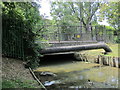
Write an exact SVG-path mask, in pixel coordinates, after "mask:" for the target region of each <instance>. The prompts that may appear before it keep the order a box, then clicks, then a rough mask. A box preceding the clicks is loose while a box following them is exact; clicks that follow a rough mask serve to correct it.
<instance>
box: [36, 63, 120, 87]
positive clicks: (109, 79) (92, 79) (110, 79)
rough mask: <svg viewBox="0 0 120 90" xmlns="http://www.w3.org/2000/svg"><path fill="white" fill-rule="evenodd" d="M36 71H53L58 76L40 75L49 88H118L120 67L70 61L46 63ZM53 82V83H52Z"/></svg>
mask: <svg viewBox="0 0 120 90" xmlns="http://www.w3.org/2000/svg"><path fill="white" fill-rule="evenodd" d="M35 71H37V72H39V73H41V72H52V73H54V74H56V75H57V76H56V77H52V76H51V77H49V78H48V76H40V80H41V82H42V83H44V84H45V85H46V86H47V87H48V88H55V87H60V88H62V87H67V88H118V86H120V85H119V83H118V82H119V80H120V78H119V77H118V72H119V71H120V69H119V68H115V67H110V66H101V65H100V64H95V63H88V62H81V61H70V62H65V63H59V64H53V65H44V66H41V67H39V68H37V69H36V70H35ZM50 83H52V84H50Z"/></svg>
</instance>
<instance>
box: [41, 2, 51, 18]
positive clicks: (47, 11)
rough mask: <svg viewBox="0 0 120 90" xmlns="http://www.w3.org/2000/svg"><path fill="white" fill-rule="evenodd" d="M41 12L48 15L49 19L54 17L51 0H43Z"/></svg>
mask: <svg viewBox="0 0 120 90" xmlns="http://www.w3.org/2000/svg"><path fill="white" fill-rule="evenodd" d="M39 10H40V14H42V15H45V16H48V19H52V17H51V15H50V1H49V0H41V8H40V9H39Z"/></svg>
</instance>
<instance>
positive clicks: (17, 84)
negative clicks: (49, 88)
mask: <svg viewBox="0 0 120 90" xmlns="http://www.w3.org/2000/svg"><path fill="white" fill-rule="evenodd" d="M34 83H35V82H34V81H32V80H24V81H22V80H20V79H17V80H3V81H2V88H38V87H36V86H34V85H33V84H34Z"/></svg>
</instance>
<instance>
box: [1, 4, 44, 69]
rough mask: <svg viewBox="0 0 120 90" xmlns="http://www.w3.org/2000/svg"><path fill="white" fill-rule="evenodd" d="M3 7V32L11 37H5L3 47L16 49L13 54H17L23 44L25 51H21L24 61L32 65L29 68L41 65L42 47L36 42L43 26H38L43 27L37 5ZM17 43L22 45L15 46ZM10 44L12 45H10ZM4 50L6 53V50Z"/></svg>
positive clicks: (5, 5) (6, 5)
mask: <svg viewBox="0 0 120 90" xmlns="http://www.w3.org/2000/svg"><path fill="white" fill-rule="evenodd" d="M2 6H3V7H2V11H3V12H2V22H3V30H4V31H6V32H5V33H8V35H10V36H11V37H10V36H9V37H7V38H6V36H3V41H6V42H5V43H4V45H3V46H8V47H10V46H11V47H12V46H13V48H14V49H12V50H14V51H12V52H16V53H17V52H18V49H19V46H20V45H21V44H22V42H23V45H22V46H23V49H22V48H21V49H22V51H24V53H22V54H24V60H26V61H27V62H28V63H30V64H29V66H28V65H27V66H28V67H32V68H34V67H36V66H37V65H38V63H39V56H40V54H39V51H38V50H39V49H41V47H40V46H39V45H37V44H35V40H36V39H37V38H38V37H37V36H38V35H41V33H42V32H41V29H40V28H41V26H38V24H39V25H43V20H42V17H41V16H40V14H39V11H38V6H37V4H36V3H33V2H31V3H30V2H3V3H2ZM20 32H21V33H20ZM40 32H41V33H40ZM8 38H10V39H8ZM15 38H16V39H15ZM39 39H42V38H39ZM16 41H18V43H19V42H21V43H20V45H18V44H13V43H15V42H16ZM8 42H10V43H9V44H8ZM8 47H7V48H8ZM15 47H16V48H15ZM3 50H4V51H5V49H3ZM10 51H11V50H10ZM6 52H7V53H8V51H6ZM10 53H11V52H10Z"/></svg>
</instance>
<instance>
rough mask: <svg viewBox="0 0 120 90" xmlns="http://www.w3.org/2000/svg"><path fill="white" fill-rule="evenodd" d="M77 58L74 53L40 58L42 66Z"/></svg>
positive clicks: (71, 60) (63, 62) (69, 61)
mask: <svg viewBox="0 0 120 90" xmlns="http://www.w3.org/2000/svg"><path fill="white" fill-rule="evenodd" d="M75 60H76V59H75V58H74V54H57V55H45V56H44V57H41V58H40V66H44V65H57V64H65V63H72V62H73V61H75Z"/></svg>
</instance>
